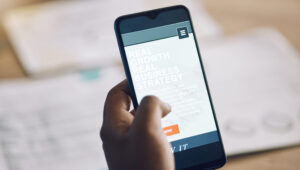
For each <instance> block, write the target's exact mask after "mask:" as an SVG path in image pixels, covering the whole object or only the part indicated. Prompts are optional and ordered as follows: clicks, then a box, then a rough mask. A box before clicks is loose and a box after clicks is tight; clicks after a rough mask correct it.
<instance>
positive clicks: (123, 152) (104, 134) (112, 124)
mask: <svg viewBox="0 0 300 170" xmlns="http://www.w3.org/2000/svg"><path fill="white" fill-rule="evenodd" d="M130 103H131V98H130V95H129V90H128V84H127V81H126V80H124V81H122V82H121V83H119V84H118V85H116V86H115V87H114V88H112V89H111V90H110V91H109V93H108V95H107V98H106V101H105V106H104V114H103V115H104V116H103V124H102V128H101V131H100V137H101V139H102V141H103V149H104V153H105V157H106V160H107V164H108V167H109V169H110V170H120V169H123V170H154V169H155V170H173V169H175V163H174V156H173V153H172V152H171V146H170V143H169V142H168V141H167V138H166V136H165V134H164V132H163V130H162V127H161V118H162V117H164V116H166V115H167V114H168V113H169V112H170V111H171V107H170V105H169V104H166V103H164V102H162V101H160V100H159V98H157V97H155V96H146V97H144V98H143V99H142V101H141V102H140V105H139V107H138V109H137V110H136V112H134V111H131V112H130V111H129V109H130Z"/></svg>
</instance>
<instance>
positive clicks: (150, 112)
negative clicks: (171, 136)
mask: <svg viewBox="0 0 300 170" xmlns="http://www.w3.org/2000/svg"><path fill="white" fill-rule="evenodd" d="M169 112H171V106H170V105H169V104H167V103H164V102H162V101H160V100H159V99H158V98H157V97H155V96H146V97H144V98H143V100H142V101H141V103H140V105H139V107H138V109H137V111H136V113H135V118H134V121H133V125H132V126H133V128H132V129H134V130H138V131H139V130H142V131H144V130H147V131H156V130H159V131H162V128H161V118H162V117H164V116H166V115H167V114H168V113H169Z"/></svg>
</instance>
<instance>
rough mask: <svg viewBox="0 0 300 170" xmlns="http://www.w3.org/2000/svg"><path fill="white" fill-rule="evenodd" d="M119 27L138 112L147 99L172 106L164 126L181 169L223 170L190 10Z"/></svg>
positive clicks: (154, 13)
mask: <svg viewBox="0 0 300 170" xmlns="http://www.w3.org/2000/svg"><path fill="white" fill-rule="evenodd" d="M114 27H115V32H116V36H117V40H118V45H119V49H120V53H121V57H122V62H123V65H124V70H125V73H126V77H127V80H128V84H129V89H130V93H131V97H132V102H133V105H134V108H135V109H136V108H137V107H138V105H139V103H140V101H141V100H142V98H143V97H144V96H147V95H155V96H158V97H159V98H160V99H161V100H162V101H165V102H167V103H169V104H170V105H171V106H172V111H171V113H169V114H168V115H167V116H166V117H164V118H162V126H163V130H164V132H165V134H166V136H167V139H168V141H169V142H170V143H171V146H172V147H171V149H172V152H173V153H174V156H175V164H176V169H215V168H219V167H221V166H223V165H224V164H225V162H226V157H225V152H224V148H223V144H222V140H221V136H220V132H219V128H218V124H217V120H216V117H215V113H214V108H213V104H212V100H211V97H210V93H209V89H208V85H207V81H206V77H205V73H204V69H203V63H202V60H201V56H200V52H199V48H198V45H197V41H196V35H195V32H194V28H193V26H192V20H191V17H190V14H189V11H188V9H187V8H186V7H184V6H181V5H179V6H172V7H167V8H161V9H156V10H151V11H145V12H141V13H136V14H130V15H126V16H121V17H119V18H117V19H116V21H115V24H114Z"/></svg>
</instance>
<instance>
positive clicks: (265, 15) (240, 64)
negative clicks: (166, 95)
mask: <svg viewBox="0 0 300 170" xmlns="http://www.w3.org/2000/svg"><path fill="white" fill-rule="evenodd" d="M175 4H184V5H186V6H187V7H188V8H189V9H190V11H191V15H192V19H193V24H194V27H195V30H196V35H197V39H198V42H199V47H200V51H201V54H202V58H203V62H204V65H205V69H206V72H207V77H208V82H209V85H210V89H211V94H212V97H213V102H214V104H215V107H216V113H217V117H218V122H219V125H220V129H221V134H222V137H223V140H224V145H225V150H226V153H227V155H228V163H227V164H226V165H225V167H223V168H222V169H299V167H300V161H299V160H300V159H299V158H300V147H299V144H300V55H299V51H300V33H299V29H300V1H299V0H285V1H282V0H265V1H259V0H239V1H234V0H227V1H218V0H173V1H166V0H128V1H124V2H123V1H118V0H51V1H50V0H0V20H1V23H0V25H1V26H0V169H1V170H2V169H3V170H27V169H28V170H29V169H30V170H48V169H49V170H50V169H58V170H60V169H61V170H65V169H78V170H81V169H84V170H89V169H90V170H100V169H101V170H103V169H107V166H106V163H105V158H104V155H103V151H102V144H101V140H100V139H99V137H98V132H99V129H100V126H101V122H102V109H103V103H104V100H105V97H106V94H107V91H108V90H109V89H110V88H111V87H112V86H113V85H114V84H116V83H118V82H119V81H121V80H122V79H124V78H125V76H124V72H123V68H122V63H121V60H120V55H119V50H118V47H117V41H116V38H115V35H114V30H113V22H114V19H115V18H116V17H118V16H120V15H124V14H128V13H133V12H139V11H144V10H149V9H154V8H159V7H166V6H171V5H175Z"/></svg>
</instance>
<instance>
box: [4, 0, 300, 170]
mask: <svg viewBox="0 0 300 170" xmlns="http://www.w3.org/2000/svg"><path fill="white" fill-rule="evenodd" d="M4 1H7V2H8V3H4V5H7V8H10V7H12V6H18V5H22V4H31V3H34V2H40V1H41V0H0V4H3V3H2V2H4ZM204 3H205V7H206V9H207V10H208V12H209V13H210V14H211V15H212V16H213V18H214V19H215V20H216V21H217V22H218V23H220V24H221V26H222V27H223V28H224V32H225V35H233V34H236V33H239V32H242V31H246V30H248V29H251V28H254V27H259V26H272V27H275V28H277V29H278V30H279V31H280V32H281V33H282V34H283V35H284V36H286V37H287V38H288V40H289V41H290V42H291V43H292V45H293V46H294V47H295V48H296V49H297V50H298V51H300V32H299V29H300V1H299V0H285V1H282V0H265V1H261V0H239V1H236V0H226V1H219V0H204ZM7 8H5V7H2V8H0V17H1V16H2V12H3V10H5V9H7ZM24 76H26V74H25V73H24V71H23V69H22V67H21V65H20V63H19V62H18V59H17V57H16V55H15V53H14V51H13V49H12V47H11V45H10V43H9V42H8V40H7V36H6V34H5V32H4V30H3V27H2V26H1V27H0V79H2V80H3V79H7V78H18V77H24ZM299 167H300V146H296V147H290V148H285V149H279V150H273V151H267V152H261V153H256V154H248V155H244V156H239V157H234V158H229V159H228V163H227V164H226V166H225V167H224V168H222V169H231V170H232V169H239V170H240V169H251V170H252V169H272V170H273V169H299Z"/></svg>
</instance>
